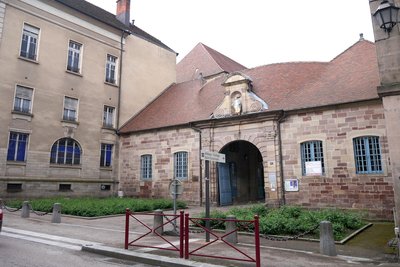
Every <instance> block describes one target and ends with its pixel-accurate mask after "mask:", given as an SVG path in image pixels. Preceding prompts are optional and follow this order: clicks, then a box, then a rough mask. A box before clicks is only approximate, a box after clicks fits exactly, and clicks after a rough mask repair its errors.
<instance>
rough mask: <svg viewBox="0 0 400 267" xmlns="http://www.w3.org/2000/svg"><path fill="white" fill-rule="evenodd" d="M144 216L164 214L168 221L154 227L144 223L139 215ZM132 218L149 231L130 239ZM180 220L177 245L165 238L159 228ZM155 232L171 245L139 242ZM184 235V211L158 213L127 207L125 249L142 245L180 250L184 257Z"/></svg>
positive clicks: (143, 246) (155, 234)
mask: <svg viewBox="0 0 400 267" xmlns="http://www.w3.org/2000/svg"><path fill="white" fill-rule="evenodd" d="M139 215H140V216H142V215H149V216H153V217H154V216H164V218H166V222H165V223H163V224H162V225H160V226H158V227H156V228H153V227H151V226H149V225H147V224H146V223H144V222H143V221H142V220H140V219H139V218H138V217H137V216H139ZM130 218H133V219H134V220H135V221H136V222H138V223H139V224H140V225H142V226H144V228H146V229H147V230H148V231H147V232H145V233H144V234H142V235H140V236H139V237H137V238H136V239H134V240H132V241H129V223H130ZM177 220H179V245H178V246H176V245H174V244H173V243H172V242H170V241H169V240H167V239H166V238H164V237H163V236H162V235H160V234H159V233H158V232H159V231H158V230H159V229H161V228H162V227H163V226H164V225H167V224H176V221H177ZM150 234H153V235H154V236H156V237H157V238H159V239H160V240H162V241H164V242H163V243H164V244H168V245H169V247H160V246H151V245H143V244H139V243H137V242H138V241H139V240H141V239H142V238H144V237H146V236H148V235H150ZM183 235H184V215H183V211H181V212H180V213H179V214H158V213H133V212H131V211H130V210H129V209H126V212H125V249H128V247H129V246H135V247H142V248H154V249H161V250H170V251H177V252H179V256H180V257H181V258H183V241H184V238H183Z"/></svg>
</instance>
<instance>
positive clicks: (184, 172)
mask: <svg viewBox="0 0 400 267" xmlns="http://www.w3.org/2000/svg"><path fill="white" fill-rule="evenodd" d="M174 175H175V178H176V179H180V180H183V179H187V178H188V153H187V152H176V153H175V154H174Z"/></svg>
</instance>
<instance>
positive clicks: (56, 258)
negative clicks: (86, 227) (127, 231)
mask: <svg viewBox="0 0 400 267" xmlns="http://www.w3.org/2000/svg"><path fill="white" fill-rule="evenodd" d="M0 266H2V267H27V266H29V267H78V266H79V267H86V266H96V267H112V266H115V267H125V266H134V267H154V266H152V265H146V264H142V263H135V262H131V261H124V260H119V259H116V258H110V257H105V256H101V255H98V254H92V253H88V252H84V251H81V250H80V248H79V247H78V246H76V247H74V246H65V247H63V246H62V245H54V244H45V243H39V242H32V241H28V240H25V239H20V238H14V237H10V236H7V235H6V234H5V233H2V234H0Z"/></svg>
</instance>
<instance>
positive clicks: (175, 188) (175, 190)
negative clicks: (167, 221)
mask: <svg viewBox="0 0 400 267" xmlns="http://www.w3.org/2000/svg"><path fill="white" fill-rule="evenodd" d="M172 183H173V186H172V187H173V188H174V189H173V192H172V194H173V195H174V215H176V195H177V193H178V183H177V181H176V178H174V180H172ZM172 225H173V226H174V232H175V233H177V229H176V217H175V220H174V221H173V222H172Z"/></svg>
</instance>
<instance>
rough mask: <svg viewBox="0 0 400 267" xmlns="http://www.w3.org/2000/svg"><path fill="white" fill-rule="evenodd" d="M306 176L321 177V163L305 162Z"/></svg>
mask: <svg viewBox="0 0 400 267" xmlns="http://www.w3.org/2000/svg"><path fill="white" fill-rule="evenodd" d="M305 165H306V175H307V176H312V175H322V163H321V161H306V162H305Z"/></svg>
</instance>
